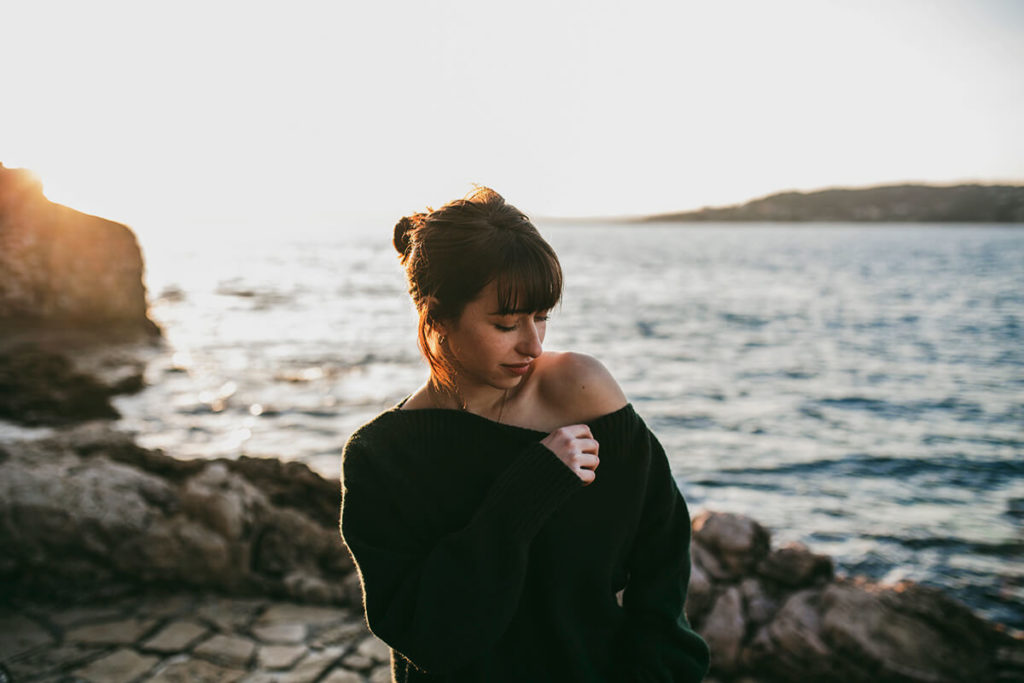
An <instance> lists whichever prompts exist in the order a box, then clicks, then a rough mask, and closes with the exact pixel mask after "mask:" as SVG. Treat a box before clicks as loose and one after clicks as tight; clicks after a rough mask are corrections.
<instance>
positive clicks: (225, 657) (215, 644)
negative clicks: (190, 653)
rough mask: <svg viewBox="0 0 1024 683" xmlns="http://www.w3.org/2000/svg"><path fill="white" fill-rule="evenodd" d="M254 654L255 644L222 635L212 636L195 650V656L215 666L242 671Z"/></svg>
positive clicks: (237, 637) (241, 638) (246, 639)
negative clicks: (219, 665)
mask: <svg viewBox="0 0 1024 683" xmlns="http://www.w3.org/2000/svg"><path fill="white" fill-rule="evenodd" d="M254 652H256V644H255V643H254V642H252V641H251V640H249V639H248V638H243V637H241V636H228V635H223V634H217V635H215V636H213V637H212V638H210V639H209V640H207V641H204V642H203V643H201V644H200V645H199V646H198V647H196V649H195V653H196V654H197V655H199V656H200V657H203V658H204V659H208V660H210V661H211V662H213V663H215V664H221V665H223V666H227V667H230V668H232V669H242V670H244V669H246V668H247V667H248V665H249V661H250V660H251V659H252V656H253V653H254Z"/></svg>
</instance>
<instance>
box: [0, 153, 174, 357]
mask: <svg viewBox="0 0 1024 683" xmlns="http://www.w3.org/2000/svg"><path fill="white" fill-rule="evenodd" d="M142 270H143V264H142V254H141V251H140V249H139V245H138V242H137V241H136V239H135V235H134V234H133V233H132V231H131V230H129V229H128V228H127V227H126V226H124V225H121V224H120V223H114V222H112V221H108V220H105V219H103V218H98V217H96V216H90V215H87V214H84V213H80V212H78V211H75V210H74V209H70V208H68V207H66V206H62V205H60V204H55V203H53V202H51V201H49V200H47V199H46V197H45V196H43V192H42V186H41V184H40V183H39V181H38V180H36V178H35V177H34V176H33V175H32V174H31V173H29V172H27V171H24V170H21V169H9V168H4V167H3V165H2V164H0V338H2V337H8V336H11V335H12V334H14V333H16V332H19V331H21V330H24V329H26V328H28V329H35V328H44V329H58V330H80V331H87V332H90V333H95V334H99V335H102V336H107V335H111V334H113V335H115V336H117V337H118V338H120V339H124V338H126V337H131V336H141V337H152V336H156V335H158V334H159V330H158V328H157V327H156V325H155V324H154V323H153V322H152V321H151V320H150V319H149V317H148V316H147V313H146V309H147V305H146V291H145V287H144V286H143V283H142Z"/></svg>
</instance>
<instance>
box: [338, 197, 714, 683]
mask: <svg viewBox="0 0 1024 683" xmlns="http://www.w3.org/2000/svg"><path fill="white" fill-rule="evenodd" d="M394 244H395V248H396V249H397V250H398V252H399V254H400V260H401V262H402V264H403V265H404V267H405V270H406V274H407V277H408V281H409V293H410V295H411V296H412V299H413V302H414V303H415V305H416V308H417V310H418V311H419V345H420V348H421V350H422V351H423V354H424V356H425V357H426V359H427V362H428V364H429V366H430V378H429V380H428V381H427V383H426V384H424V385H423V386H422V387H420V388H419V389H417V390H416V391H415V392H414V393H413V394H411V395H410V396H409V397H407V398H406V399H405V400H403V401H402V402H401V403H399V404H398V405H397V406H395V407H393V408H391V409H390V410H387V411H385V412H384V413H382V414H381V415H379V416H377V417H376V418H374V419H373V420H372V421H370V422H369V423H367V424H366V425H364V426H362V427H361V428H359V430H357V431H356V433H355V434H353V435H352V437H351V439H350V440H349V442H348V444H347V445H346V447H345V452H344V455H343V461H342V495H343V502H342V509H341V533H342V537H343V538H344V540H345V542H346V544H347V545H348V547H349V549H350V551H351V552H352V556H353V558H354V560H355V563H356V567H357V569H358V571H359V576H360V579H361V581H362V589H363V599H364V607H365V610H366V620H367V623H368V625H369V627H370V629H371V630H372V631H373V633H375V634H376V635H377V636H378V637H380V638H381V639H382V640H383V641H384V642H386V643H387V644H388V645H389V646H390V647H391V648H392V661H391V668H392V676H393V680H395V681H401V682H412V681H460V682H461V681H465V682H469V681H473V682H477V681H479V682H482V683H501V682H504V681H509V682H512V681H515V682H516V683H538V682H543V681H558V682H559V683H568V682H574V681H580V682H583V681H586V682H590V681H594V682H597V681H601V682H603V683H620V682H628V681H638V682H639V681H645V682H651V683H653V682H655V681H665V682H668V681H699V680H701V678H702V677H703V676H704V674H705V673H706V671H707V666H708V650H707V646H706V645H705V644H704V641H703V640H701V638H700V636H698V635H697V634H696V633H695V632H694V631H693V630H692V629H691V628H690V626H689V623H688V622H687V620H686V617H685V615H684V613H683V604H684V601H685V598H686V587H687V582H688V580H689V573H690V558H689V540H690V518H689V514H688V512H687V509H686V504H685V503H684V501H683V498H682V495H681V494H680V492H679V489H678V488H677V486H676V484H675V482H674V480H673V479H672V476H671V472H670V470H669V465H668V461H667V459H666V457H665V453H664V451H663V450H662V448H661V446H660V444H659V443H658V441H657V439H656V438H655V437H654V436H653V435H652V434H651V432H650V431H649V430H648V429H647V427H646V426H645V425H644V423H643V421H642V420H641V419H640V417H639V416H638V415H637V414H636V412H635V411H634V410H633V407H632V406H631V405H630V404H629V403H627V401H626V398H625V396H624V395H623V393H622V390H621V389H620V388H619V386H618V384H616V382H615V380H614V379H613V378H612V377H611V375H610V374H609V373H608V372H607V371H606V370H605V368H604V367H603V366H602V365H601V364H600V363H599V362H598V361H596V360H595V359H593V358H591V357H589V356H585V355H582V354H577V353H554V352H551V351H546V352H542V344H543V341H544V332H545V328H546V324H547V313H548V311H549V310H550V309H551V308H552V307H554V305H555V304H556V303H557V302H558V300H559V298H560V297H561V292H562V271H561V267H560V266H559V263H558V259H557V257H556V256H555V253H554V251H552V249H551V247H550V246H549V245H548V244H547V242H545V241H544V240H543V239H542V238H541V236H540V235H539V233H538V232H537V230H536V228H534V226H533V225H532V224H531V223H530V221H529V219H528V218H527V217H526V216H525V215H523V214H522V213H521V212H519V211H518V210H517V209H516V208H515V207H513V206H511V205H509V204H506V203H505V201H504V199H502V197H501V196H500V195H498V194H497V193H495V192H494V191H492V190H489V189H487V188H482V189H479V190H477V191H476V192H475V193H473V194H471V195H470V196H469V197H467V198H466V199H461V200H456V201H454V202H451V203H449V204H446V205H445V206H443V207H441V208H440V209H438V210H436V211H431V212H429V213H426V214H422V213H421V214H416V215H414V216H411V217H407V218H403V219H402V220H401V221H399V223H398V225H397V226H395V233H394ZM595 324H599V321H595ZM599 465H600V466H599ZM620 597H621V601H620V599H619V598H620Z"/></svg>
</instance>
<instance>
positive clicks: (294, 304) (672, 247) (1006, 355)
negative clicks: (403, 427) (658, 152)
mask: <svg viewBox="0 0 1024 683" xmlns="http://www.w3.org/2000/svg"><path fill="white" fill-rule="evenodd" d="M538 227H539V228H540V229H541V232H542V233H543V234H544V235H545V236H546V237H547V238H548V240H549V241H550V242H551V243H552V245H553V246H554V247H555V249H556V251H557V252H558V253H559V255H560V258H561V260H562V264H563V268H564V270H565V274H566V290H565V296H564V300H563V303H562V305H561V307H560V308H558V309H556V310H555V311H554V312H553V314H552V317H551V321H550V323H549V325H548V339H547V341H546V344H545V346H546V348H551V349H572V350H577V351H584V352H586V353H590V354H592V355H594V356H597V357H598V358H600V359H601V360H602V361H603V362H604V363H605V365H607V366H608V368H609V369H610V370H611V371H612V373H613V374H614V375H615V376H616V378H617V379H618V380H619V382H620V384H621V385H622V387H623V389H624V390H625V392H626V394H627V396H628V397H629V398H630V400H631V401H632V402H633V403H634V405H635V406H636V408H637V410H638V411H639V412H640V414H641V415H642V416H644V417H645V419H646V420H647V422H648V424H649V425H650V426H651V428H652V429H653V430H654V432H655V433H656V434H657V435H658V437H659V438H660V439H661V441H662V443H663V444H664V446H665V448H666V451H667V452H668V453H669V457H670V460H671V462H672V466H673V472H674V474H675V476H676V479H677V481H678V482H679V485H680V487H681V489H682V490H683V492H684V494H685V495H686V497H687V500H688V502H689V504H690V507H691V511H692V512H694V513H696V512H697V511H699V510H701V509H705V508H707V509H714V510H721V511H730V512H739V513H746V514H749V515H751V516H753V517H754V518H756V519H757V520H759V521H760V522H761V523H762V524H764V525H765V526H767V527H768V528H769V529H770V530H771V532H772V535H773V539H774V541H775V542H776V543H785V542H788V541H802V542H804V543H806V544H807V545H808V546H810V547H811V549H813V550H815V551H817V552H821V553H827V554H829V555H832V556H833V557H834V558H835V559H836V562H837V568H838V570H839V571H840V572H841V573H845V574H850V575H855V574H862V575H867V576H870V577H873V578H876V579H882V580H890V581H891V580H898V579H903V578H909V579H914V580H917V581H920V582H923V583H925V584H928V585H935V586H940V587H943V588H945V589H947V590H949V591H950V592H951V593H952V594H954V595H955V596H956V597H958V598H960V599H961V600H963V601H964V602H966V603H967V604H968V605H970V606H971V607H972V608H974V609H975V610H976V611H978V612H979V613H981V614H983V615H985V616H987V617H989V618H992V619H995V620H997V621H1000V622H1003V623H1005V624H1007V625H1010V626H1011V627H1014V628H1017V629H1024V561H1022V560H1024V457H1022V455H1024V344H1022V325H1024V229H1021V227H1024V226H1016V227H1012V226H983V225H956V226H949V225H945V226H933V225H813V224H811V225H787V224H771V225H755V224H745V225H727V224H722V225H696V226H695V225H691V226H680V225H659V224H648V225H643V226H629V225H586V226H584V225H568V224H552V225H546V224H544V223H543V222H541V223H540V224H539V225H538ZM204 235H205V236H204V237H203V239H201V240H200V239H182V240H177V239H176V238H174V237H173V233H172V232H170V231H168V232H167V233H166V234H162V236H154V237H153V238H151V239H149V238H143V239H142V246H143V249H144V252H145V257H146V260H147V283H148V286H149V290H150V296H151V300H152V315H153V317H154V318H155V319H156V320H157V321H158V322H159V323H160V324H161V325H162V326H163V327H164V329H165V331H166V335H167V342H168V343H167V348H166V349H165V350H162V351H160V352H157V353H155V354H154V357H153V359H152V361H151V362H150V365H149V367H148V370H147V381H148V383H149V385H150V386H149V387H148V388H147V389H146V390H144V391H143V392H142V393H140V394H138V395H135V396H126V397H121V398H118V399H117V402H116V405H117V407H118V408H119V410H121V412H122V413H123V414H124V418H123V419H122V420H121V421H120V423H119V424H120V427H121V428H123V429H126V430H132V431H136V432H137V433H138V435H139V441H140V443H142V444H143V445H145V446H149V447H160V448H163V449H165V450H166V451H167V452H168V453H170V454H173V455H176V456H179V457H216V456H228V457H236V456H238V455H240V454H248V455H255V456H274V457H280V458H285V459H294V460H301V461H303V462H306V463H308V464H309V465H310V466H311V467H312V468H314V469H315V470H317V471H319V472H320V473H322V474H323V475H324V476H327V477H331V478H336V477H337V476H338V473H339V454H340V449H341V447H342V445H343V444H344V443H345V440H346V439H347V437H348V435H349V434H350V433H351V432H352V430H353V429H354V428H355V427H357V426H358V425H359V424H361V423H362V422H364V421H365V420H367V419H369V418H371V417H372V416H374V415H375V414H376V413H377V412H379V411H380V410H382V409H384V408H386V407H389V406H391V405H393V404H394V403H395V402H397V401H398V400H400V399H401V398H402V397H403V396H405V395H406V394H408V393H410V392H411V391H412V390H414V389H415V388H416V387H417V386H418V385H419V384H420V383H421V382H422V381H423V380H424V379H425V377H426V369H425V366H424V364H423V363H422V361H421V360H420V358H419V355H418V351H417V349H416V344H415V315H414V312H413V309H412V306H411V304H410V303H409V301H408V296H407V295H406V293H405V283H404V280H403V277H402V272H401V270H400V268H399V266H398V264H397V261H396V258H395V253H394V251H393V249H392V247H391V245H390V226H389V225H386V224H385V225H382V226H380V227H379V229H375V227H373V226H368V225H360V226H348V228H347V229H342V228H341V227H337V226H335V227H333V229H324V230H313V229H310V230H305V231H294V230H284V231H279V230H275V231H254V234H248V235H246V236H245V238H244V239H241V238H239V236H238V235H237V234H231V235H225V236H223V237H218V236H217V231H216V230H210V231H207V232H205V233H204Z"/></svg>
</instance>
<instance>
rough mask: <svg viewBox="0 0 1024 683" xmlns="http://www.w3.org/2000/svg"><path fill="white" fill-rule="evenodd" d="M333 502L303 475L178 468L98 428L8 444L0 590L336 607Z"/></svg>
mask: <svg viewBox="0 0 1024 683" xmlns="http://www.w3.org/2000/svg"><path fill="white" fill-rule="evenodd" d="M340 495H341V494H340V490H339V486H338V483H337V482H328V481H326V480H324V479H322V478H321V477H319V476H318V475H316V474H314V473H313V472H312V471H310V470H309V469H308V468H307V467H306V466H305V465H303V464H301V463H287V464H284V463H281V462H278V461H276V460H262V459H258V458H241V459H239V460H190V461H184V460H176V459H174V458H172V457H170V456H166V455H164V454H163V453H161V452H160V451H150V450H146V449H143V448H140V447H138V446H137V445H135V444H134V443H133V442H132V440H131V438H130V436H128V435H125V434H122V433H119V432H116V431H113V430H111V429H110V428H109V427H107V426H105V425H104V424H103V423H99V422H96V423H89V424H86V425H83V426H82V427H79V428H77V429H72V430H67V431H64V432H62V433H59V434H58V435H57V436H54V437H52V438H50V439H46V440H39V441H25V442H18V443H15V444H7V445H4V446H2V447H0V547H3V548H4V552H3V553H2V554H0V585H2V586H3V587H4V589H3V590H5V591H9V592H12V593H17V594H18V595H20V596H23V597H24V596H31V595H39V596H47V597H48V598H53V597H58V596H61V597H63V598H64V599H66V600H69V601H73V600H74V599H75V597H76V596H81V595H91V596H95V595H102V594H109V595H117V594H121V593H124V592H126V591H130V590H133V589H135V588H137V587H139V586H140V585H174V586H190V587H193V588H211V589H216V590H219V591H222V592H224V593H227V594H236V595H262V596H273V597H285V598H290V599H295V600H304V601H311V602H318V603H336V604H344V603H347V602H349V601H350V597H351V595H352V594H353V590H352V585H351V582H352V579H349V580H348V581H347V582H346V578H347V577H351V576H352V574H353V572H352V566H353V565H352V561H351V558H350V556H349V554H348V552H347V550H346V549H345V546H344V544H343V543H342V542H341V539H340V537H339V534H338V528H337V523H338V510H339V505H340ZM356 590H358V587H357V586H356ZM0 592H2V591H0ZM2 597H3V595H2V594H0V598H2ZM7 597H10V596H7ZM360 604H361V603H360Z"/></svg>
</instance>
